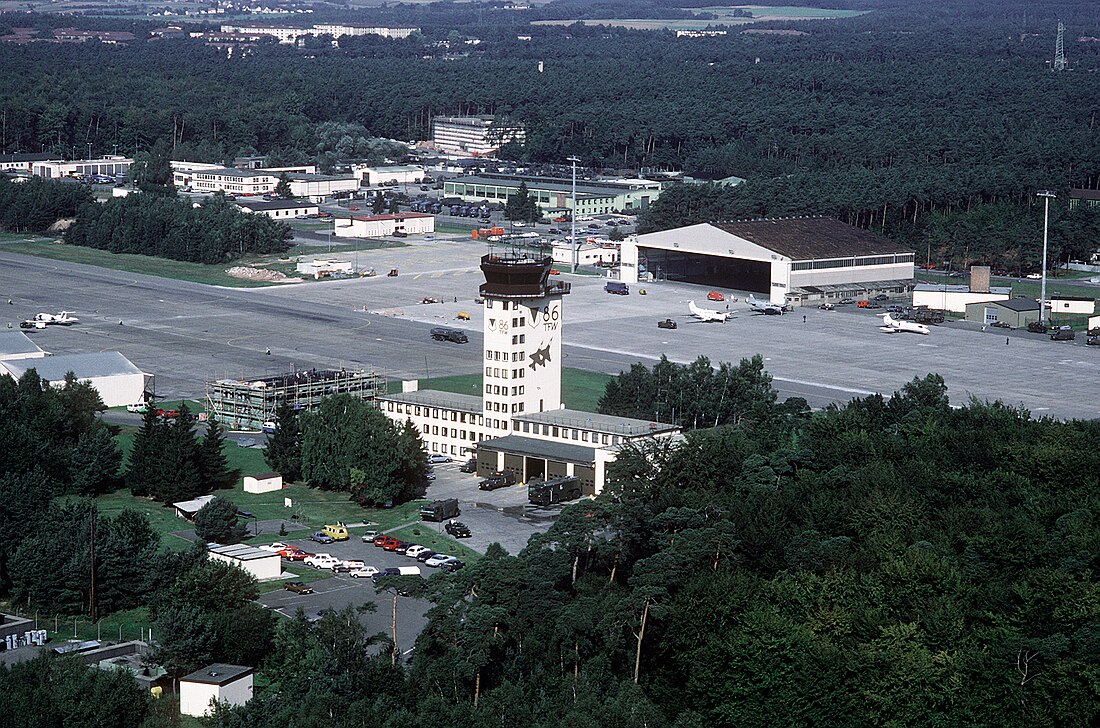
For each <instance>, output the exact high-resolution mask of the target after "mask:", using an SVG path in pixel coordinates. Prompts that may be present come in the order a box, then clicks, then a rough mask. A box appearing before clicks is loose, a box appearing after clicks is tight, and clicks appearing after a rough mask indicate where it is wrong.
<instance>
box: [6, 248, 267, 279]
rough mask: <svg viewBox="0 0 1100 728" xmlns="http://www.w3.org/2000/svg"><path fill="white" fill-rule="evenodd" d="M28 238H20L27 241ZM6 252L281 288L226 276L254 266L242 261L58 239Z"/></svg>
mask: <svg viewBox="0 0 1100 728" xmlns="http://www.w3.org/2000/svg"><path fill="white" fill-rule="evenodd" d="M26 237H27V236H20V238H19V239H25V238H26ZM2 250H4V251H7V252H11V253H24V254H26V255H34V256H37V257H39V258H49V259H51V260H63V261H66V262H69V263H84V264H86V265H96V266H99V267H100V268H112V269H114V270H122V271H127V272H129V273H142V274H145V275H151V276H160V277H162V278H175V279H177V280H181V281H191V282H193V283H206V284H208V285H215V286H231V287H234V288H260V287H263V286H271V285H279V284H277V283H267V282H263V281H246V280H244V279H242V278H233V277H232V276H229V275H227V274H226V272H225V269H226V268H229V267H230V266H231V265H250V262H249V261H238V262H235V263H226V264H223V265H204V264H202V263H188V262H185V261H180V260H168V259H166V258H155V257H153V256H151V255H132V254H130V253H108V252H107V251H104V250H96V249H95V248H84V247H80V246H78V245H65V244H64V243H61V242H59V241H55V240H37V241H32V242H11V243H8V242H5V243H4V245H3V248H2ZM258 262H259V263H260V264H263V265H266V264H267V263H269V262H270V261H267V260H261V261H258Z"/></svg>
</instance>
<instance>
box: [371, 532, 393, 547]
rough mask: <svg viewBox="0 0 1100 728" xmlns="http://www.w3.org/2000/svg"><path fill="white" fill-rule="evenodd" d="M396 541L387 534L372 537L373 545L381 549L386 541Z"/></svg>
mask: <svg viewBox="0 0 1100 728" xmlns="http://www.w3.org/2000/svg"><path fill="white" fill-rule="evenodd" d="M396 540H397V539H396V538H394V537H393V536H389V535H387V534H384V533H380V534H378V535H377V536H375V537H374V545H375V546H378V547H379V548H381V547H383V546H385V545H386V542H387V541H396Z"/></svg>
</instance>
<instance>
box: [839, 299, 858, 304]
mask: <svg viewBox="0 0 1100 728" xmlns="http://www.w3.org/2000/svg"><path fill="white" fill-rule="evenodd" d="M855 302H856V299H854V298H842V299H840V303H841V305H848V304H850V303H855Z"/></svg>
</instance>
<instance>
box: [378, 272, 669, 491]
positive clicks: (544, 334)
mask: <svg viewBox="0 0 1100 728" xmlns="http://www.w3.org/2000/svg"><path fill="white" fill-rule="evenodd" d="M552 266H553V260H552V259H551V258H548V257H544V258H533V257H529V256H526V255H522V254H521V255H507V256H499V255H493V254H489V255H486V256H484V257H483V258H482V259H481V270H482V273H483V274H484V275H485V283H483V284H482V285H481V287H480V289H479V292H480V295H481V298H483V299H484V301H485V303H484V306H483V308H484V321H483V328H482V332H483V337H484V346H483V350H482V362H483V366H484V369H483V375H482V379H481V381H482V392H481V394H480V395H472V394H454V393H449V392H434V391H416V390H415V386H414V383H406V387H405V389H406V391H404V392H402V393H400V394H387V395H381V396H379V397H378V398H377V399H378V402H379V406H380V407H381V408H382V410H383V411H384V412H385V413H386V414H387V415H389V416H390V417H391V418H392V419H394V420H396V421H399V422H403V421H405V420H410V421H412V423H413V424H414V425H415V426H416V427H417V429H418V430H419V431H420V433H421V437H422V438H423V440H424V443H425V446H426V447H427V448H428V451H429V452H431V453H439V454H446V455H450V456H455V457H470V456H473V455H475V454H476V458H477V469H478V473H479V474H481V475H488V474H489V473H492V472H495V471H497V470H509V471H512V472H514V473H515V474H516V476H517V478H519V479H520V480H521V481H527V480H530V479H531V478H536V477H543V478H550V477H561V476H575V477H577V478H578V480H579V481H580V483H581V487H582V491H583V492H584V493H585V494H588V495H591V494H595V493H598V492H600V491H601V490H602V489H603V484H604V478H605V467H606V465H607V464H608V463H609V462H611V461H613V460H614V459H615V457H616V455H617V452H618V449H619V448H620V447H622V446H623V445H625V444H626V443H628V442H631V441H637V440H641V439H645V438H651V437H656V436H671V435H674V434H676V433H678V432H679V428H678V427H676V426H675V425H670V424H667V423H659V422H649V421H645V420H635V419H629V418H624V417H612V416H609V415H598V414H594V413H591V412H581V411H577V410H568V409H565V408H564V407H563V406H562V403H561V343H562V324H563V321H564V304H563V299H564V297H565V296H566V295H568V294H569V290H570V286H569V284H568V283H565V282H562V281H558V280H550V278H549V276H550V270H551V268H552Z"/></svg>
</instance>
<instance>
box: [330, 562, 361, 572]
mask: <svg viewBox="0 0 1100 728" xmlns="http://www.w3.org/2000/svg"><path fill="white" fill-rule="evenodd" d="M365 566H366V564H365V563H363V560H362V559H344V560H343V561H341V562H340V563H338V564H335V565H334V566H333V567H332V570H333V571H337V572H342V573H347V572H349V571H359V570H360V569H362V568H364V567H365Z"/></svg>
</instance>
